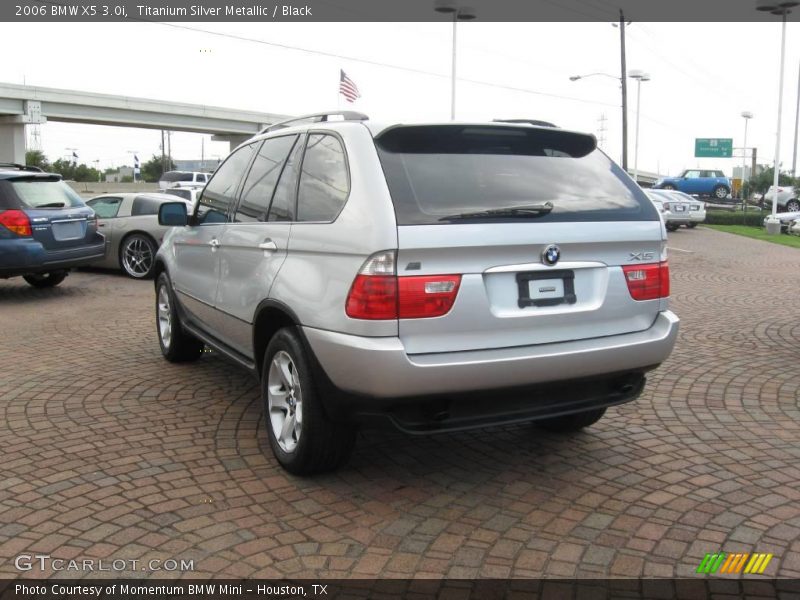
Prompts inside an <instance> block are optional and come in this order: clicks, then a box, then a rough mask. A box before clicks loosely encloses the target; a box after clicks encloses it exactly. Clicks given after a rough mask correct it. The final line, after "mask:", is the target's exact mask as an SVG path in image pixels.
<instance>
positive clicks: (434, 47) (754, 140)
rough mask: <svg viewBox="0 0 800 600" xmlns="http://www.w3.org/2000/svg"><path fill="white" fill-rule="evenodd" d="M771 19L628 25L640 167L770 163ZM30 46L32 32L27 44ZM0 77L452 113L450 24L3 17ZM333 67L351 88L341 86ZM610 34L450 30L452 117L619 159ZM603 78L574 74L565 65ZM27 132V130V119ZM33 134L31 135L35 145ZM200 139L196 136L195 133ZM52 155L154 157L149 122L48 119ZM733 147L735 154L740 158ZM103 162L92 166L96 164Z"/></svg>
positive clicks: (774, 96) (789, 65) (794, 78)
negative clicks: (718, 145)
mask: <svg viewBox="0 0 800 600" xmlns="http://www.w3.org/2000/svg"><path fill="white" fill-rule="evenodd" d="M780 28H781V26H780V23H779V22H778V21H776V22H774V23H637V22H633V23H631V24H630V25H629V26H628V27H627V28H626V42H627V44H626V45H627V64H628V70H629V71H630V70H634V69H637V70H642V71H646V72H647V73H649V74H650V77H651V80H650V81H647V82H645V83H642V84H641V99H640V100H641V112H640V119H639V123H640V130H639V149H638V168H639V170H641V171H649V172H658V173H661V174H677V173H678V172H680V170H681V169H683V168H687V167H705V168H715V169H722V170H723V171H724V172H725V173H726V175H731V174H732V169H733V167H734V166H739V165H740V164H741V158H737V159H698V158H695V157H694V139H695V138H699V137H702V138H708V137H720V138H733V145H734V147H735V148H740V147H741V146H742V145H743V139H742V138H743V134H744V123H745V120H744V119H743V118H742V117H741V113H742V111H750V112H752V113H753V115H754V116H753V118H752V119H751V120H750V121H749V124H748V131H747V146H748V147H757V148H758V159H759V163H770V164H771V163H772V161H773V160H774V155H775V140H776V136H775V134H776V131H777V115H778V110H777V108H778V107H777V104H778V75H779V59H780ZM799 34H800V24H798V23H788V24H787V36H786V68H785V73H786V75H785V81H784V93H783V122H782V126H781V138H782V141H781V152H780V156H781V159H780V160H781V163H782V165H783V168H784V169H790V168H791V164H792V153H793V147H794V131H795V110H796V103H797V90H798V69H799V68H800V35H799ZM31 40H33V41H34V42H33V43H31ZM0 53H2V55H3V56H24V60H7V61H2V62H0V82H5V83H17V84H19V83H23V82H24V83H26V84H28V85H36V86H43V87H54V88H64V89H74V90H81V91H91V92H97V93H103V94H119V95H125V96H137V97H142V98H154V99H159V100H172V101H176V102H190V103H196V104H204V105H212V106H223V107H229V108H240V109H244V110H256V111H264V112H271V113H279V114H291V115H299V114H305V113H313V112H320V111H323V110H329V109H336V108H342V109H344V108H349V109H353V110H359V111H361V112H364V113H366V114H368V115H369V116H370V118H371V119H373V120H379V121H410V120H426V121H427V120H442V121H446V120H449V117H450V69H451V56H452V24H450V23H446V22H436V23H173V24H170V23H14V24H11V23H0ZM332 55H334V56H332ZM339 69H344V70H345V71H346V72H347V74H348V75H349V76H350V78H351V79H353V80H354V81H355V82H356V84H357V85H358V87H359V89H360V91H361V94H362V97H361V98H360V99H358V100H357V101H356V102H355V103H354V104H349V103H347V102H346V101H345V100H344V98H343V97H342V96H340V95H339V94H338V79H339ZM619 71H620V45H619V29H618V28H616V27H613V26H612V25H611V24H610V23H597V22H596V23H481V22H480V15H478V20H477V21H472V22H462V23H459V24H458V32H457V90H456V118H457V119H458V120H466V121H476V120H477V121H483V120H491V119H495V118H532V119H542V120H547V121H552V122H554V123H555V124H557V125H559V126H560V127H563V128H565V129H573V130H578V131H586V132H590V133H594V134H595V135H597V137H598V139H599V141H600V147H601V148H602V149H603V150H605V151H606V152H607V153H608V154H609V155H610V156H611V157H612V158H613V159H614V160H616V161H618V162H620V156H621V109H620V97H621V94H620V85H619V80H618V79H614V77H619ZM594 72H599V73H606V74H609V75H612V76H613V77H605V76H594V77H590V78H587V79H582V80H579V81H575V82H572V81H570V80H569V77H570V76H571V75H583V74H588V73H594ZM636 105H637V83H636V81H635V80H630V79H629V84H628V107H629V113H628V122H629V154H628V157H629V158H628V163H629V164H628V166H629V169H631V170H632V169H633V167H634V163H635V162H636V159H635V158H636V157H635V154H636V153H635V138H636V120H637V119H636V116H637V114H636ZM29 129H30V128H29ZM30 138H31V136H30V132H29V141H32V140H31V139H30ZM203 138H204V141H201V140H203ZM171 140H172V143H171V145H172V155H173V157H174V158H176V159H199V158H200V156H201V151H203V152H204V154H205V157H206V159H209V158H210V159H216V158H224V157H225V155H226V154H227V152H228V151H229V148H228V144H227V143H221V142H212V141H211V138H210V136H203V135H201V134H192V133H181V132H175V133H173V134H172V138H171ZM39 142H40V144H41V148H42V150H43V151H44V152H45V154H46V155H47V156H48V157H49V158H50V159H51V160H55V159H56V158H62V157H65V156H67V155H71V153H72V150H67V148H77V154H78V156H79V161H80V162H86V163H87V164H90V165H92V164H97V165H98V166H100V167H101V168H106V167H113V166H119V165H122V164H128V165H130V164H132V153H131V152H130V151H132V150H135V151H136V152H137V153H138V155H139V157H140V158H141V159H142V160H146V159H148V158H149V157H151V156H153V155H155V154H158V155H160V152H161V150H160V143H161V134H160V131H156V130H144V129H132V128H113V127H103V126H91V125H79V124H67V123H55V122H52V123H47V124H44V125H42V126H41V127H40V136H39ZM739 156H741V155H739ZM94 161H98V162H96V163H95V162H94Z"/></svg>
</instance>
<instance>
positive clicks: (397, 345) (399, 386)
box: [303, 311, 679, 399]
mask: <svg viewBox="0 0 800 600" xmlns="http://www.w3.org/2000/svg"><path fill="white" fill-rule="evenodd" d="M678 325H679V319H678V317H677V316H676V315H675V314H674V313H672V312H670V311H664V312H661V313H659V315H658V317H657V318H656V320H655V322H654V323H653V325H652V326H651V327H650V328H649V329H647V330H645V331H639V332H636V333H628V334H624V335H616V336H608V337H603V338H594V339H587V340H579V341H572V342H562V343H557V344H542V345H537V346H524V347H516V348H501V349H493V350H474V351H466V352H447V353H436V354H416V355H408V354H406V352H405V349H404V347H403V344H402V342H401V341H400V339H399V338H396V337H388V338H387V337H379V338H369V337H360V336H354V335H347V334H343V333H336V332H331V331H324V330H320V329H314V328H310V327H304V328H303V332H304V334H305V337H306V339H307V340H308V343H309V345H310V347H311V349H312V351H313V352H314V355H315V356H316V358H317V360H318V361H319V363H320V365H321V367H322V369H323V370H324V371H325V373H326V375H327V376H328V378H329V379H330V380H331V382H332V383H333V384H334V385H335V386H336V387H337V388H339V389H340V390H343V391H345V392H350V393H354V394H358V395H362V396H370V397H373V398H393V399H397V398H402V397H413V396H425V395H431V394H452V393H457V392H474V391H480V390H493V389H504V388H509V387H524V386H531V385H536V384H542V383H548V382H556V381H569V380H573V379H578V378H586V377H593V376H604V375H608V374H611V373H622V372H631V371H637V370H639V371H644V370H647V369H649V368H653V367H654V366H657V365H659V364H660V363H661V362H663V361H664V360H665V359H666V358H667V357H668V356H669V354H670V352H672V348H673V346H674V345H675V340H676V338H677V335H678Z"/></svg>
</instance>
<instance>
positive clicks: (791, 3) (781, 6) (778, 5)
mask: <svg viewBox="0 0 800 600" xmlns="http://www.w3.org/2000/svg"><path fill="white" fill-rule="evenodd" d="M798 4H800V1H798V0H777V2H776V1H775V0H758V2H757V4H756V10H759V11H762V12H769V13H772V14H773V15H780V17H781V63H780V74H779V76H778V130H777V131H776V132H775V166H774V169H775V173H774V177H773V181H772V185H773V186H774V190H775V192H774V194H773V196H772V217H771V220H772V221H776V220H777V216H776V215H777V214H778V178H779V176H780V171H779V169H780V153H781V111H782V110H783V67H784V62H785V58H786V15H787V14H789V13H790V12H791V10H790V9H791V8H793V7H795V6H797V5H798ZM767 231H768V232H769V228H768V229H767ZM780 232H781V230H780V227H778V228H777V232H776V233H780Z"/></svg>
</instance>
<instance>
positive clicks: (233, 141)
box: [211, 133, 255, 152]
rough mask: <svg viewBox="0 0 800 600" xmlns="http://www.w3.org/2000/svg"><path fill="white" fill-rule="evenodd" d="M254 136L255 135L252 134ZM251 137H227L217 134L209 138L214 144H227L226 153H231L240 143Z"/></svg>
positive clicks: (226, 135)
mask: <svg viewBox="0 0 800 600" xmlns="http://www.w3.org/2000/svg"><path fill="white" fill-rule="evenodd" d="M253 135H255V133H254V134H253ZM253 135H228V134H217V135H214V136H212V137H211V140H212V141H214V142H228V144H229V149H228V152H232V151H233V149H234V148H236V146H238V145H239V144H241V143H242V142H246V141H247V140H249V139H250V138H251V137H253Z"/></svg>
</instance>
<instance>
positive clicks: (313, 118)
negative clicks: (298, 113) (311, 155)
mask: <svg viewBox="0 0 800 600" xmlns="http://www.w3.org/2000/svg"><path fill="white" fill-rule="evenodd" d="M333 116H340V117H342V120H343V121H366V120H367V119H369V117H368V116H367V115H365V114H364V113H360V112H356V111H354V110H337V111H333V112H321V113H314V114H311V115H303V116H302V117H292V118H291V119H286V120H285V121H279V122H278V123H273V124H272V125H270V126H269V127H265V128H264V129H262V130H261V131H259V132H258V133H259V134H262V133H268V132H270V131H275V130H276V129H283V128H284V127H291V124H292V123H300V122H303V121H310V122H311V123H324V122H326V121H329V120H330V119H329V118H328V117H333Z"/></svg>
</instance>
